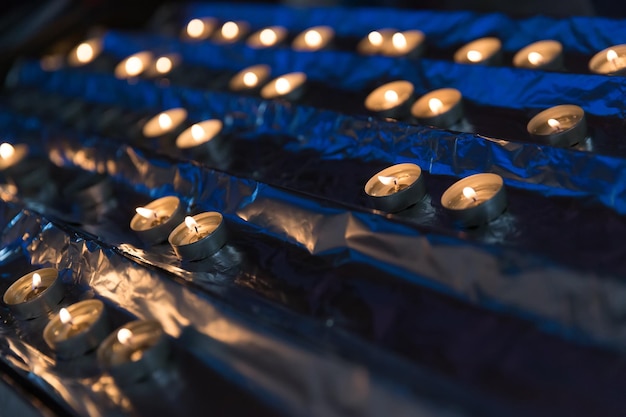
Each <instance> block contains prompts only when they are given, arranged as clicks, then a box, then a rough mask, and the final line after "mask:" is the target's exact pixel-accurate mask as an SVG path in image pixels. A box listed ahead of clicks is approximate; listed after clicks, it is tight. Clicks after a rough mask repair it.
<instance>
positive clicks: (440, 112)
mask: <svg viewBox="0 0 626 417" xmlns="http://www.w3.org/2000/svg"><path fill="white" fill-rule="evenodd" d="M411 115H412V116H413V117H414V118H415V119H416V120H417V121H418V122H420V123H423V124H426V125H430V126H436V127H440V128H444V129H445V128H449V127H451V126H453V125H455V124H456V123H457V122H459V121H460V120H461V119H462V118H463V102H462V95H461V92H460V91H459V90H457V89H454V88H441V89H439V90H434V91H431V92H430V93H427V94H424V95H423V96H422V97H420V98H419V100H417V101H416V102H415V104H413V107H411Z"/></svg>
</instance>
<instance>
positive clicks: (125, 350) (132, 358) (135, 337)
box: [98, 320, 170, 385]
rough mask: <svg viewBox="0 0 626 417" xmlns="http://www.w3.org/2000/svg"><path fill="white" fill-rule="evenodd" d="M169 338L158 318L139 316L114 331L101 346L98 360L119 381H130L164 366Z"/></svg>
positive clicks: (167, 355)
mask: <svg viewBox="0 0 626 417" xmlns="http://www.w3.org/2000/svg"><path fill="white" fill-rule="evenodd" d="M169 355H170V345H169V342H168V338H167V336H166V334H165V332H164V331H163V327H162V326H161V324H160V323H159V322H157V321H152V320H137V321H132V322H130V323H126V324H125V325H124V326H122V327H121V328H119V329H117V330H116V331H114V332H113V333H111V334H110V335H109V336H108V337H107V338H106V339H105V340H104V342H102V344H101V345H100V347H99V348H98V362H99V364H100V366H101V368H102V369H104V370H105V371H107V372H108V373H109V374H110V375H111V376H112V377H113V379H115V381H116V382H117V383H118V384H121V385H124V384H130V383H134V382H137V381H139V380H141V379H144V378H146V377H147V376H148V375H149V374H151V373H152V372H154V371H156V370H158V369H160V368H163V367H164V366H165V365H166V363H167V361H168V358H169Z"/></svg>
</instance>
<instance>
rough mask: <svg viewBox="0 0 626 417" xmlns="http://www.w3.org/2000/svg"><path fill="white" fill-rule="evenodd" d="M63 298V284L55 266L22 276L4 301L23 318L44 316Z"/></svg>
mask: <svg viewBox="0 0 626 417" xmlns="http://www.w3.org/2000/svg"><path fill="white" fill-rule="evenodd" d="M62 299H63V285H62V284H61V282H60V280H59V279H58V271H57V270H56V269H54V268H43V269H38V270H36V271H33V272H29V273H28V274H26V275H24V276H22V277H21V278H20V279H18V280H17V281H15V282H14V283H13V284H12V285H11V286H10V287H9V288H8V289H7V291H6V292H5V293H4V297H3V301H4V303H5V304H6V305H7V306H8V307H9V309H10V310H11V312H12V313H13V315H15V317H17V318H18V319H21V320H29V319H34V318H36V317H40V316H44V315H46V314H48V313H49V312H50V311H52V310H53V309H54V307H56V306H57V305H58V304H59V302H61V300H62Z"/></svg>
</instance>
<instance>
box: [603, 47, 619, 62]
mask: <svg viewBox="0 0 626 417" xmlns="http://www.w3.org/2000/svg"><path fill="white" fill-rule="evenodd" d="M617 58H618V55H617V52H615V51H614V50H613V49H609V50H608V51H606V59H607V61H610V62H613V61H615V60H616V59H617Z"/></svg>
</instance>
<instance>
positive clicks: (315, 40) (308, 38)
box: [304, 29, 322, 48]
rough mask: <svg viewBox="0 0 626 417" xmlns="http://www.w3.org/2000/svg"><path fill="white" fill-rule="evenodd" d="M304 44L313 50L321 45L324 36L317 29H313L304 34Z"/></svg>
mask: <svg viewBox="0 0 626 417" xmlns="http://www.w3.org/2000/svg"><path fill="white" fill-rule="evenodd" d="M304 42H305V43H306V44H307V45H308V46H310V47H311V48H315V47H318V46H320V45H321V43H322V35H321V34H320V33H319V32H318V31H317V30H315V29H311V30H309V31H307V33H305V34H304Z"/></svg>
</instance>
